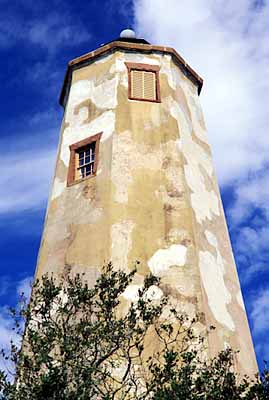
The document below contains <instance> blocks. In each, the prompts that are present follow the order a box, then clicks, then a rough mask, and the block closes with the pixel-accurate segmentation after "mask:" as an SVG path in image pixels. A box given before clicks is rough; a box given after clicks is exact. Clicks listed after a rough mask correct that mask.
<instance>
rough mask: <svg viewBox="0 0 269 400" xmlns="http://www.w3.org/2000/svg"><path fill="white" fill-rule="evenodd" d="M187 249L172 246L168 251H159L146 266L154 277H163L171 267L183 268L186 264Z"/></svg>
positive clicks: (179, 245)
mask: <svg viewBox="0 0 269 400" xmlns="http://www.w3.org/2000/svg"><path fill="white" fill-rule="evenodd" d="M186 256H187V247H185V246H182V245H181V244H172V245H171V246H170V247H169V248H168V249H159V250H157V251H156V253H155V254H154V255H153V256H152V257H151V258H150V260H149V261H148V266H149V268H150V270H151V272H152V273H153V275H155V276H163V275H165V273H166V272H167V271H168V269H169V268H170V267H171V266H173V265H178V266H183V265H185V263H186Z"/></svg>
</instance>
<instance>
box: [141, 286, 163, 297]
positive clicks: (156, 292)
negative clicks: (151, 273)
mask: <svg viewBox="0 0 269 400" xmlns="http://www.w3.org/2000/svg"><path fill="white" fill-rule="evenodd" d="M162 297H163V291H162V290H161V289H160V288H158V286H155V285H152V286H150V287H149V288H148V290H147V292H146V294H145V299H146V300H160V299H161V298H162Z"/></svg>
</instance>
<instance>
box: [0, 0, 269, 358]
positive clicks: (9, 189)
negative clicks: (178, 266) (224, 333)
mask: <svg viewBox="0 0 269 400" xmlns="http://www.w3.org/2000/svg"><path fill="white" fill-rule="evenodd" d="M0 7H1V10H0V52H1V60H2V62H1V66H0V81H1V91H0V104H1V114H0V118H1V122H0V127H1V136H0V146H1V149H2V173H1V176H0V192H1V198H0V228H1V241H0V254H1V264H2V268H1V270H0V274H1V276H0V341H1V342H2V344H5V343H7V341H8V339H9V338H10V335H11V333H10V322H9V320H8V318H7V314H6V306H7V305H10V304H14V303H15V302H16V296H17V293H18V292H19V291H21V290H22V289H23V288H24V289H25V290H26V289H27V287H28V282H29V280H30V279H31V277H32V276H33V274H34V270H35V264H36V257H37V253H38V248H39V242H40V236H41V232H42V224H43V220H44V215H45V208H46V201H47V195H48V192H49V186H50V180H51V175H52V171H53V169H54V163H55V153H56V146H57V142H58V135H59V129H60V123H61V118H62V109H61V107H60V106H59V104H58V97H59V93H60V90H61V86H62V83H63V78H64V74H65V69H66V65H67V62H68V61H69V60H70V59H72V58H75V57H77V56H79V55H81V54H84V53H86V52H88V51H90V50H92V49H95V48H97V47H99V46H100V45H101V44H102V43H105V42H108V41H110V40H113V39H115V38H117V37H118V36H119V32H120V31H121V30H122V29H123V28H125V27H127V26H132V27H134V28H135V30H136V31H137V34H138V36H141V37H144V38H145V39H147V40H149V41H150V42H152V43H154V44H160V45H170V46H172V47H174V48H176V49H177V50H178V52H179V53H180V54H181V55H182V56H183V57H184V58H185V59H186V60H187V62H188V63H189V64H190V65H191V66H192V67H193V68H194V69H195V70H196V71H197V72H198V73H199V74H200V75H201V76H202V77H203V78H204V79H205V84H204V88H203V91H202V95H201V102H202V106H203V109H204V113H205V119H206V123H207V127H208V134H209V140H210V143H211V145H212V150H213V155H214V163H215V167H216V170H217V175H218V179H219V183H220V185H221V193H222V199H223V203H224V207H225V212H226V215H227V220H228V225H229V230H230V234H231V239H232V244H233V248H234V254H235V258H236V262H237V266H238V272H239V276H240V280H241V285H242V290H243V295H244V299H245V304H246V308H247V311H248V316H249V320H250V326H251V330H252V334H253V339H254V343H255V349H256V353H257V357H258V360H259V363H260V365H261V363H262V359H264V358H265V359H269V342H268V340H267V337H268V336H269V263H268V256H269V227H268V222H269V170H268V154H269V132H268V130H269V128H268V127H269V113H268V104H269V87H268V86H269V79H268V78H269V23H268V22H269V2H268V1H267V0H265V1H258V0H256V1H254V0H253V1H252V0H237V1H236V2H234V1H232V0H225V1H224V0H214V1H213V0H188V1H187V0H121V1H120V0H113V1H112V0H103V1H97V0H88V1H86V0H84V1H82V0H81V1H80V2H74V1H71V0H47V1H43V0H35V1H34V0H24V1H20V0H13V1H12V2H10V1H9V0H8V1H7V0H0Z"/></svg>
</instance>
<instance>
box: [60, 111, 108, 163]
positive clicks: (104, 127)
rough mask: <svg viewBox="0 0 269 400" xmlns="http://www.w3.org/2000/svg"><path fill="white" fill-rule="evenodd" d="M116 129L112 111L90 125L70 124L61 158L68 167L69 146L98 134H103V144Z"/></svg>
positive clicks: (65, 133)
mask: <svg viewBox="0 0 269 400" xmlns="http://www.w3.org/2000/svg"><path fill="white" fill-rule="evenodd" d="M114 127H115V112H114V111H112V110H110V111H106V112H103V114H101V115H100V116H99V117H97V118H95V119H94V120H93V121H91V122H90V123H89V124H84V125H81V126H76V125H75V126H74V125H73V124H70V126H69V127H68V128H66V129H65V131H64V134H63V142H62V148H61V154H60V158H61V160H62V161H63V162H64V164H65V165H66V166H68V164H69V157H70V149H69V146H70V145H71V144H73V143H76V142H79V141H80V140H83V139H85V138H88V137H90V136H93V135H96V133H98V132H103V134H102V137H101V142H103V141H105V140H107V139H108V138H109V137H110V136H111V135H112V133H113V132H114Z"/></svg>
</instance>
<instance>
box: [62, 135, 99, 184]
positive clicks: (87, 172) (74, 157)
mask: <svg viewBox="0 0 269 400" xmlns="http://www.w3.org/2000/svg"><path fill="white" fill-rule="evenodd" d="M101 135H102V132H101V133H98V134H96V135H94V136H90V137H89V138H87V139H84V140H81V141H79V142H77V143H74V144H72V145H71V146H70V163H69V171H68V179H67V185H68V186H70V185H72V184H74V183H77V182H80V181H82V180H84V179H86V178H89V177H91V176H95V175H96V171H97V165H98V155H99V142H100V139H101Z"/></svg>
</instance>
